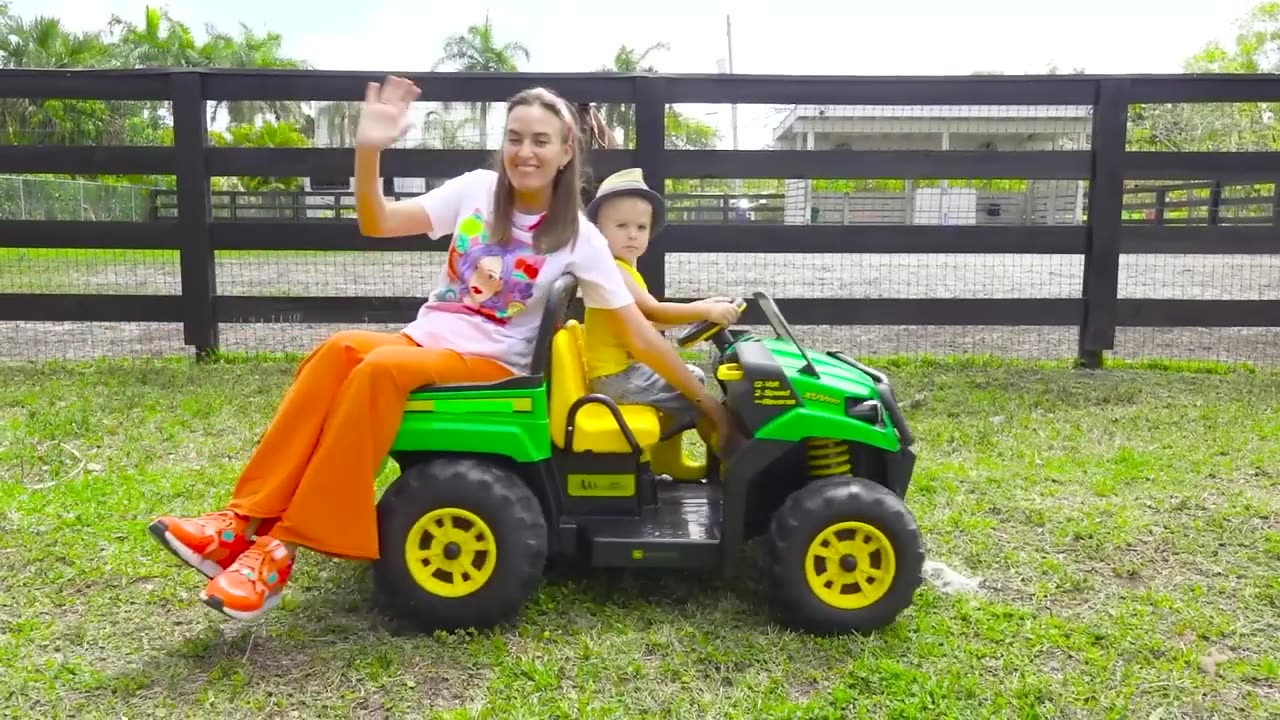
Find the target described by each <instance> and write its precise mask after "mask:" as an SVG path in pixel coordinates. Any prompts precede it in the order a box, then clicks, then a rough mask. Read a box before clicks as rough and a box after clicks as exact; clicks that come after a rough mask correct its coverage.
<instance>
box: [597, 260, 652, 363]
mask: <svg viewBox="0 0 1280 720" xmlns="http://www.w3.org/2000/svg"><path fill="white" fill-rule="evenodd" d="M614 262H616V263H618V267H620V268H622V271H623V272H626V273H630V274H631V278H632V279H633V280H635V281H636V284H638V285H639V286H640V287H641V288H643V289H645V290H648V289H649V286H648V285H646V284H645V282H644V277H642V276H641V275H640V273H639V272H637V271H636V269H635V268H633V267H631V265H629V264H627V263H626V262H623V261H622V260H619V259H617V258H614ZM595 312H596V311H594V310H592V309H591V308H587V309H586V311H585V312H584V313H583V315H582V344H583V354H584V355H585V356H586V359H587V378H588V379H590V378H596V377H600V376H602V375H612V374H613V373H616V372H621V371H622V369H623V368H625V367H626V366H628V365H630V364H631V363H632V362H633V360H634V358H632V357H631V353H630V352H628V351H627V346H626V344H625V343H623V342H622V338H620V337H618V336H617V335H614V334H613V333H611V332H610V331H609V326H608V324H607V323H603V322H599V321H597V322H591V318H592V316H593V314H594V313H595Z"/></svg>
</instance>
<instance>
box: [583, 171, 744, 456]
mask: <svg viewBox="0 0 1280 720" xmlns="http://www.w3.org/2000/svg"><path fill="white" fill-rule="evenodd" d="M587 217H588V218H589V219H590V220H591V222H593V223H595V225H596V227H598V228H599V229H600V232H601V233H602V234H603V235H604V236H605V239H607V240H608V241H609V249H610V251H612V252H613V257H614V260H615V261H616V262H617V264H618V267H619V269H620V270H621V271H622V277H623V280H624V281H625V282H626V284H627V287H628V288H629V289H630V290H631V295H632V297H634V298H635V300H636V304H637V305H638V306H639V308H640V311H641V312H643V313H644V316H645V317H646V318H648V319H649V320H650V321H651V322H653V323H655V324H656V325H657V326H658V328H659V329H660V330H661V329H664V328H665V327H671V326H676V325H684V324H687V323H694V322H700V321H703V320H707V321H710V322H714V323H718V324H722V325H731V324H733V323H734V322H735V321H737V319H738V308H737V307H735V306H734V305H733V304H732V303H731V302H730V301H729V299H728V298H707V299H706V300H698V301H695V302H692V303H672V302H658V301H657V299H655V298H654V297H653V295H650V294H649V290H648V287H647V286H646V285H645V282H644V278H643V277H641V275H640V273H639V272H637V271H636V268H635V265H636V260H637V259H638V258H639V257H640V256H641V255H643V254H644V252H645V250H646V249H648V247H649V238H650V237H652V236H653V235H656V234H657V232H658V231H659V230H660V229H661V228H662V224H663V221H664V220H665V219H666V203H665V201H664V200H663V198H662V196H661V195H659V194H658V193H656V192H654V191H653V190H650V189H649V187H648V186H647V185H645V183H644V176H643V174H642V172H641V171H640V170H639V169H637V168H632V169H628V170H621V171H619V172H616V173H614V174H613V175H610V176H609V177H607V178H605V179H604V181H603V182H601V183H600V188H599V189H598V190H597V192H596V197H595V199H594V200H592V201H591V203H590V204H589V205H588V206H587ZM583 334H584V337H583V341H584V342H583V344H584V345H585V350H586V360H587V381H588V382H589V383H590V388H591V392H597V393H600V394H602V395H607V396H608V397H610V398H612V399H613V400H614V401H615V402H618V403H620V404H627V405H649V406H652V407H655V408H657V409H658V410H659V411H660V412H661V414H662V420H663V423H662V426H663V432H664V433H665V432H666V431H667V430H668V429H669V428H671V427H675V426H677V425H680V424H684V423H687V422H688V421H689V420H693V419H696V421H697V428H698V434H699V435H700V436H701V437H702V440H703V442H705V443H707V447H715V445H714V444H712V438H711V427H710V425H708V424H707V423H706V422H705V421H704V419H703V418H702V413H700V412H699V411H698V409H697V408H696V407H695V406H694V405H693V403H691V402H690V401H689V400H687V399H686V398H685V397H684V396H683V395H681V394H680V391H679V390H676V389H675V388H674V387H673V386H672V385H671V384H670V383H668V382H667V381H666V380H663V379H662V378H661V377H660V376H659V375H658V374H657V373H655V372H654V371H653V370H651V369H649V368H648V367H647V366H645V365H642V364H640V363H638V362H636V361H635V359H634V358H632V357H631V355H630V353H628V352H627V349H626V346H625V345H624V344H623V342H622V339H621V338H618V337H616V336H614V335H612V334H610V332H609V330H608V325H607V324H606V323H603V322H593V318H592V311H591V309H590V308H588V309H587V310H586V313H585V315H584V317H583ZM689 369H690V370H691V371H693V374H694V375H695V376H696V377H698V378H699V379H700V380H701V379H703V378H705V375H704V374H703V372H702V370H701V369H699V368H697V367H695V366H693V365H690V366H689Z"/></svg>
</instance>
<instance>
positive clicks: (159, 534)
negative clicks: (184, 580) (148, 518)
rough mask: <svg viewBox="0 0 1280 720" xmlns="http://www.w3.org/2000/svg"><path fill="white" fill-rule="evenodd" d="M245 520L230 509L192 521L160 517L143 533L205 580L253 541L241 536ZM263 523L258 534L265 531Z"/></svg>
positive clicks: (234, 558) (266, 525) (228, 564)
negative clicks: (146, 533) (197, 571)
mask: <svg viewBox="0 0 1280 720" xmlns="http://www.w3.org/2000/svg"><path fill="white" fill-rule="evenodd" d="M248 523H249V518H246V517H244V516H243V515H238V514H236V513H234V512H232V511H230V510H222V511H220V512H213V513H205V514H204V515H201V516H199V517H195V518H179V517H172V516H168V515H165V516H162V517H159V518H156V519H155V520H154V521H153V522H152V523H151V524H150V525H148V526H147V530H148V531H150V533H151V535H152V536H153V537H155V539H156V540H158V541H159V542H160V544H161V545H164V546H165V548H167V549H168V550H169V552H171V553H173V554H174V555H176V556H177V557H178V559H179V560H181V561H183V562H185V563H186V564H188V565H190V566H191V567H193V568H195V569H196V570H199V571H200V573H201V574H202V575H204V576H205V577H209V578H211V577H215V576H217V575H218V574H219V573H221V572H222V571H223V570H226V569H227V568H228V567H229V566H230V565H231V563H233V562H235V560H236V558H237V557H239V556H240V553H242V552H244V551H245V550H248V549H249V546H250V545H252V544H253V541H251V540H249V538H248V537H246V536H245V532H244V530H245V526H246V525H248ZM269 529H270V528H269V526H268V524H267V523H266V522H265V521H264V522H263V523H261V524H260V525H259V532H262V533H265V532H268V531H269Z"/></svg>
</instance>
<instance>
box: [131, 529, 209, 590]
mask: <svg viewBox="0 0 1280 720" xmlns="http://www.w3.org/2000/svg"><path fill="white" fill-rule="evenodd" d="M147 532H149V533H151V537H154V538H155V539H156V541H157V542H159V543H160V544H161V545H162V546H164V548H165V549H166V550H168V551H169V552H171V553H173V556H174V557H176V558H178V559H179V560H181V561H182V562H184V563H186V564H187V565H189V566H190V567H192V568H194V569H195V570H196V572H198V573H200V574H201V575H203V576H205V577H206V578H210V579H212V578H214V577H216V576H217V575H219V574H220V573H222V566H220V565H218V564H217V563H215V562H213V561H212V560H205V559H204V558H202V557H200V556H199V555H196V554H195V553H193V552H191V550H190V549H189V548H188V547H187V546H186V545H183V544H182V543H180V542H178V539H177V538H175V537H174V536H173V535H172V534H170V532H169V528H168V527H167V526H166V525H165V524H164V522H163V521H161V520H156V521H154V522H152V523H151V524H150V525H148V526H147Z"/></svg>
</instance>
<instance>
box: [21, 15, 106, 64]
mask: <svg viewBox="0 0 1280 720" xmlns="http://www.w3.org/2000/svg"><path fill="white" fill-rule="evenodd" d="M106 59H107V46H106V45H105V44H104V43H103V42H102V36H100V35H99V34H97V33H87V32H86V33H73V32H68V31H67V29H66V28H65V27H63V25H62V21H61V20H59V19H58V18H55V17H47V16H37V17H34V18H32V19H31V20H23V19H22V18H20V17H18V16H16V15H3V16H0V67H8V68H84V67H97V66H100V65H103V64H105V61H106Z"/></svg>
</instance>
